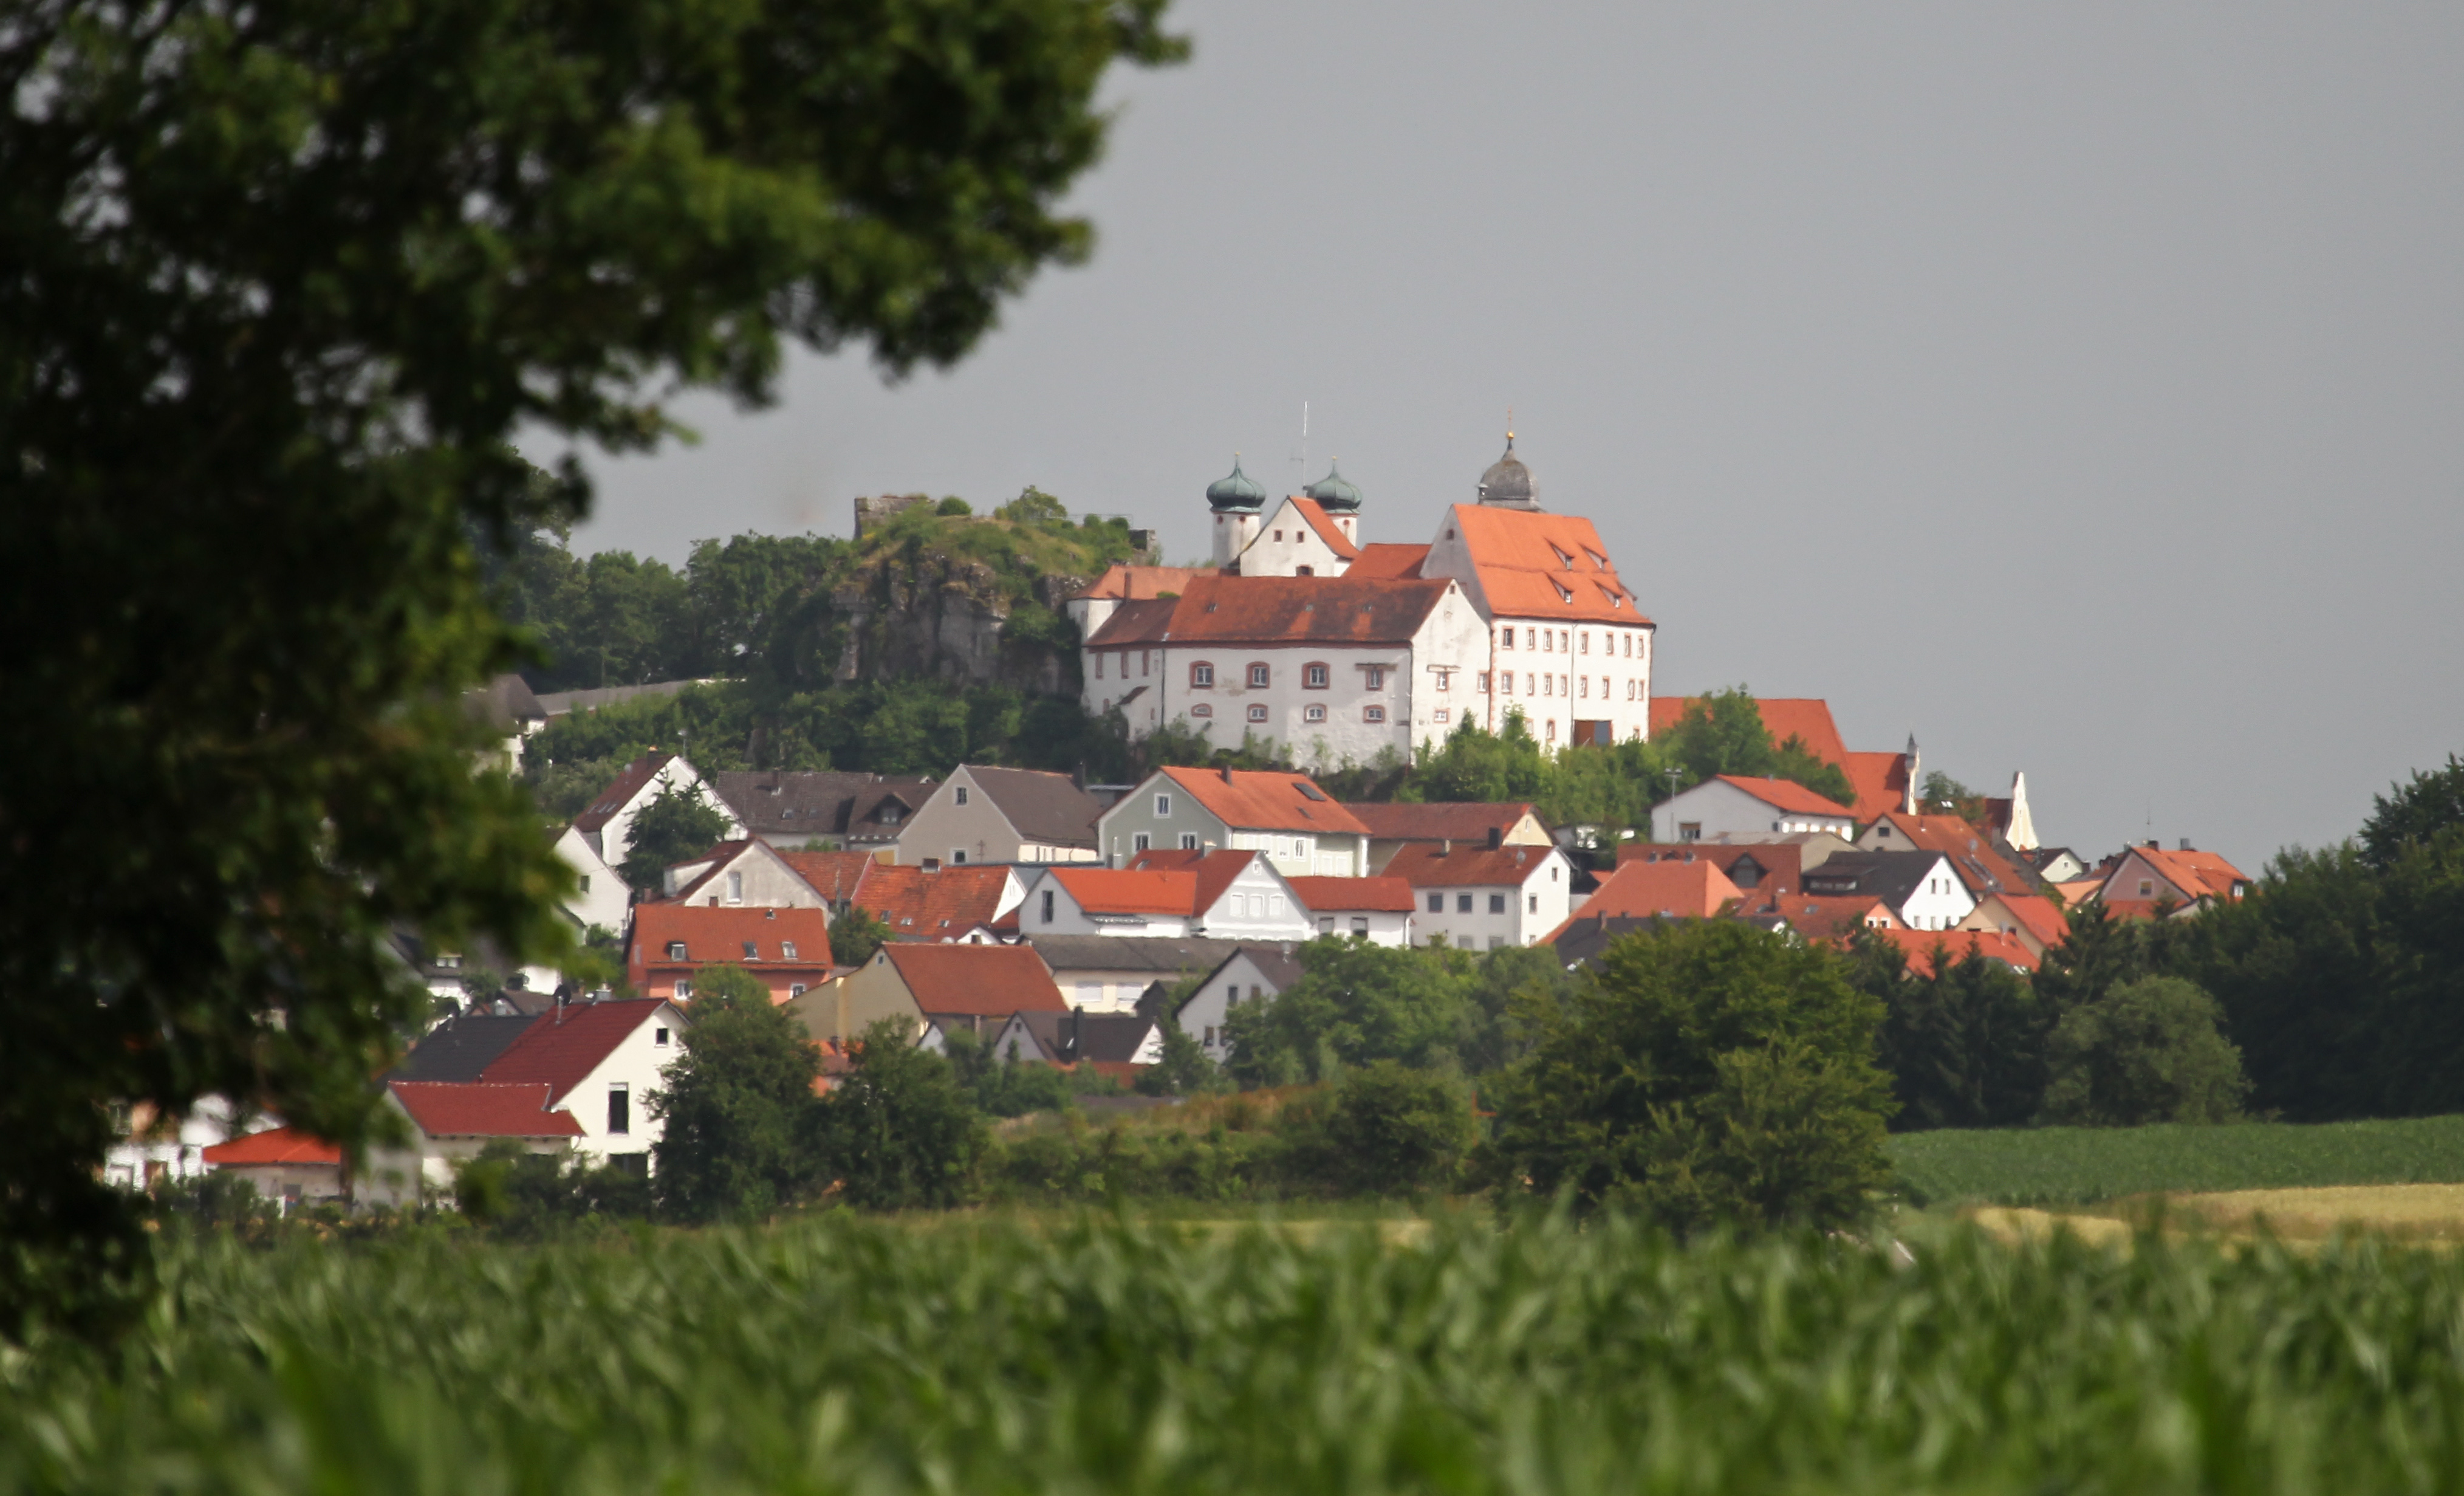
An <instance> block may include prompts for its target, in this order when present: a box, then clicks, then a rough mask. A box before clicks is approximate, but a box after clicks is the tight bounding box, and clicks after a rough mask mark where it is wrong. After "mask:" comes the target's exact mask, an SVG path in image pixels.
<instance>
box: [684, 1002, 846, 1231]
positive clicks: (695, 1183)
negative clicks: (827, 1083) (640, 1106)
mask: <svg viewBox="0 0 2464 1496" xmlns="http://www.w3.org/2000/svg"><path fill="white" fill-rule="evenodd" d="M694 986H695V989H696V990H695V994H694V997H693V1023H691V1025H689V1026H688V1027H687V1028H686V1029H685V1030H684V1036H683V1037H684V1053H683V1055H681V1056H680V1057H679V1058H678V1059H677V1060H676V1061H675V1063H674V1064H672V1065H671V1066H670V1067H668V1071H667V1082H666V1087H665V1089H662V1090H660V1091H658V1092H656V1093H655V1094H653V1095H652V1096H651V1097H650V1098H649V1103H648V1110H649V1113H650V1114H651V1115H652V1116H654V1117H656V1118H658V1119H659V1120H660V1122H661V1124H662V1128H661V1132H660V1135H659V1141H658V1142H657V1143H656V1144H654V1145H653V1146H652V1150H651V1152H652V1155H653V1156H654V1157H655V1159H656V1160H657V1163H658V1168H657V1171H656V1173H655V1175H654V1180H653V1182H654V1183H655V1184H656V1186H657V1193H658V1199H659V1204H660V1206H661V1208H662V1209H663V1210H664V1211H665V1212H666V1213H667V1214H668V1215H670V1216H671V1217H673V1218H675V1219H677V1220H679V1221H749V1220H759V1219H760V1218H762V1217H764V1216H767V1215H769V1214H771V1213H772V1212H773V1211H776V1210H777V1209H779V1207H781V1206H782V1205H787V1204H792V1203H794V1202H795V1201H797V1200H799V1199H803V1198H804V1197H805V1196H806V1195H808V1194H810V1193H811V1192H812V1191H813V1189H814V1188H815V1187H816V1185H817V1184H818V1182H819V1180H818V1178H817V1171H816V1160H815V1158H814V1157H813V1155H812V1151H811V1147H810V1137H811V1133H812V1132H813V1127H814V1122H813V1111H814V1109H815V1107H816V1105H817V1103H816V1102H815V1100H814V1097H813V1078H814V1077H815V1076H817V1075H819V1074H820V1073H821V1054H820V1051H818V1050H816V1049H815V1048H814V1047H813V1046H812V1045H811V1044H810V1043H808V1042H807V1040H806V1038H805V1035H804V1030H803V1025H802V1024H800V1023H797V1022H796V1020H795V1019H794V1018H792V1017H790V1016H789V1015H788V1013H787V1010H786V1009H784V1008H781V1007H775V1006H773V1005H772V1004H771V1001H770V989H769V988H768V987H767V986H765V985H764V984H763V983H762V982H761V980H760V979H759V978H757V977H755V976H753V975H752V974H751V973H749V972H747V971H745V970H744V969H743V968H742V967H737V966H719V967H712V968H707V969H705V970H704V971H703V972H701V973H700V974H698V975H697V977H696V979H695V982H694Z"/></svg>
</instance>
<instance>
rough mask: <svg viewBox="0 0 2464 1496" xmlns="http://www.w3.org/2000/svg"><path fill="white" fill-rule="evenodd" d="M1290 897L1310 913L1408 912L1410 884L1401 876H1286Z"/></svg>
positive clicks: (1410, 900)
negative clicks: (1290, 890)
mask: <svg viewBox="0 0 2464 1496" xmlns="http://www.w3.org/2000/svg"><path fill="white" fill-rule="evenodd" d="M1285 881H1287V882H1288V883H1289V884H1291V886H1292V896H1293V897H1294V898H1297V899H1299V900H1300V901H1301V908H1303V909H1306V910H1308V911H1309V913H1314V914H1331V913H1353V912H1354V911H1360V912H1365V913H1379V914H1408V913H1411V912H1412V885H1411V884H1409V883H1407V882H1405V881H1404V880H1403V879H1401V878H1397V877H1394V876H1391V875H1390V876H1387V877H1382V878H1309V877H1303V878H1289V879H1287V880H1285Z"/></svg>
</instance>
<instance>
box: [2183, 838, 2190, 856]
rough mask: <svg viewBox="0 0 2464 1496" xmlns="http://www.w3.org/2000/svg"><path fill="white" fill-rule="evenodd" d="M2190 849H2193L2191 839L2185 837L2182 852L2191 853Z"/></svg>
mask: <svg viewBox="0 0 2464 1496" xmlns="http://www.w3.org/2000/svg"><path fill="white" fill-rule="evenodd" d="M2190 849H2191V847H2190V839H2189V837H2187V836H2186V837H2184V838H2182V850H2184V851H2186V852H2187V851H2189V850H2190Z"/></svg>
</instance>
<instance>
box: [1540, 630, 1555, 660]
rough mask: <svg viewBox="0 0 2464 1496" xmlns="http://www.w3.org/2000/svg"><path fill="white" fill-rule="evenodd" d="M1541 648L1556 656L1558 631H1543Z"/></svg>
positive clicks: (1541, 633) (1541, 631)
mask: <svg viewBox="0 0 2464 1496" xmlns="http://www.w3.org/2000/svg"><path fill="white" fill-rule="evenodd" d="M1540 648H1541V649H1545V650H1547V651H1548V652H1550V653H1551V654H1554V653H1555V652H1556V651H1557V630H1555V629H1554V628H1543V629H1541V630H1540Z"/></svg>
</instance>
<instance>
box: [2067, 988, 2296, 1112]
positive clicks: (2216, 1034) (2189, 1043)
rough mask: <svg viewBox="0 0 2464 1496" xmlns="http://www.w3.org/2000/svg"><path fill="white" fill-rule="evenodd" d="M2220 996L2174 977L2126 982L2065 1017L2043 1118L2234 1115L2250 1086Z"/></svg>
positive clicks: (2238, 1110) (2074, 1009) (2239, 1109)
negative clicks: (2228, 1035) (2225, 1025)
mask: <svg viewBox="0 0 2464 1496" xmlns="http://www.w3.org/2000/svg"><path fill="white" fill-rule="evenodd" d="M2223 1017H2224V1011H2223V1009H2221V1008H2220V1007H2218V1006H2217V1004H2216V1000H2215V999H2213V998H2211V997H2210V996H2208V995H2207V994H2206V993H2204V992H2202V991H2200V990H2199V989H2198V988H2197V987H2196V986H2194V985H2193V984H2191V983H2189V982H2187V981H2184V980H2183V979H2180V978H2178V977H2147V978H2143V979H2140V980H2138V981H2133V982H2126V983H2124V984H2123V985H2122V986H2120V987H2117V988H2115V989H2114V990H2113V991H2112V992H2110V993H2108V994H2106V995H2105V997H2104V998H2103V999H2102V1000H2101V1001H2097V1002H2092V1003H2089V1004H2087V1005H2085V1006H2083V1007H2078V1008H2073V1009H2072V1010H2071V1011H2069V1012H2067V1013H2065V1014H2063V1015H2062V1020H2061V1023H2059V1024H2058V1025H2057V1026H2056V1028H2055V1029H2054V1033H2053V1040H2052V1043H2051V1045H2050V1054H2049V1067H2050V1070H2051V1076H2050V1079H2049V1080H2048V1082H2047V1084H2046V1087H2045V1119H2046V1120H2047V1121H2049V1122H2057V1123H2064V1124H2068V1125H2071V1126H2076V1127H2139V1126H2143V1125H2145V1124H2147V1123H2151V1122H2230V1121H2233V1119H2235V1118H2236V1117H2238V1116H2240V1115H2241V1104H2242V1098H2243V1097H2244V1095H2246V1094H2247V1093H2248V1091H2249V1089H2250V1084H2249V1082H2248V1081H2247V1080H2245V1079H2244V1078H2243V1076H2242V1071H2241V1054H2240V1052H2239V1051H2238V1050H2236V1049H2234V1048H2233V1045H2231V1044H2230V1043H2228V1042H2227V1041H2226V1039H2225V1037H2224V1034H2223V1033H2222V1032H2221V1031H2220V1028H2219V1023H2220V1022H2221V1020H2222V1019H2223Z"/></svg>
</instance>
